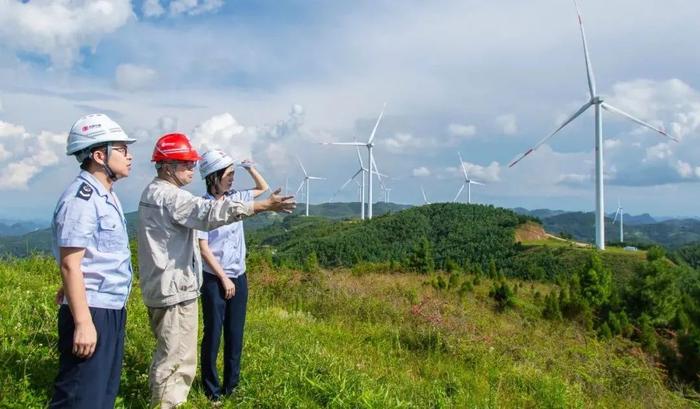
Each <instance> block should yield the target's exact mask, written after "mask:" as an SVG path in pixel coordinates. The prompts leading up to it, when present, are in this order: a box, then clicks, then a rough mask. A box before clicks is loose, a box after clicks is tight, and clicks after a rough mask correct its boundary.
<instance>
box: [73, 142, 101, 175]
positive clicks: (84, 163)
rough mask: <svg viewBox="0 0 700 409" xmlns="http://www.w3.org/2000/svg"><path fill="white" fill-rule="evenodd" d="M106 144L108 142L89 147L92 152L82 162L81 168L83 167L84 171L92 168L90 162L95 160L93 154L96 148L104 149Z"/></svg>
mask: <svg viewBox="0 0 700 409" xmlns="http://www.w3.org/2000/svg"><path fill="white" fill-rule="evenodd" d="M106 146H107V144H106V143H103V144H100V145H95V146H91V147H90V148H88V149H90V154H89V155H88V156H87V158H85V159H83V161H82V162H81V163H80V169H82V170H84V171H88V170H90V162H91V161H93V159H92V154H93V153H94V152H95V151H96V150H99V149H102V148H104V147H106Z"/></svg>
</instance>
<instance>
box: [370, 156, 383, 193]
mask: <svg viewBox="0 0 700 409" xmlns="http://www.w3.org/2000/svg"><path fill="white" fill-rule="evenodd" d="M371 167H372V168H374V171H372V172H371V173H374V174H375V175H377V179H378V180H379V185H380V186H381V188H382V189H384V187H385V186H384V181H383V180H382V176H384V177H386V175H384V174H383V173H380V172H379V169H378V168H377V161H375V160H374V156H372V166H371Z"/></svg>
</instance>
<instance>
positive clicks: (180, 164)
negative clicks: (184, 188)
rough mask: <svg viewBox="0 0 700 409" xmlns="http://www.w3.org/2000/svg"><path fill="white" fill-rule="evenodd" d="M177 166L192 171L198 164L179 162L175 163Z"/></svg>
mask: <svg viewBox="0 0 700 409" xmlns="http://www.w3.org/2000/svg"><path fill="white" fill-rule="evenodd" d="M175 164H176V165H177V166H182V167H184V168H186V169H187V170H192V169H194V168H195V167H196V166H197V162H194V161H177V162H175Z"/></svg>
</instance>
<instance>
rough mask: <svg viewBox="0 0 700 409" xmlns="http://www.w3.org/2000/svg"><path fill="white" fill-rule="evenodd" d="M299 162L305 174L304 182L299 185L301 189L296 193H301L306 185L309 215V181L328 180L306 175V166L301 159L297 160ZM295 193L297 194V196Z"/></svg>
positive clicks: (307, 212)
mask: <svg viewBox="0 0 700 409" xmlns="http://www.w3.org/2000/svg"><path fill="white" fill-rule="evenodd" d="M297 162H299V166H301V170H302V172H304V180H302V181H301V183H300V184H299V188H298V189H297V191H296V193H299V191H300V190H301V189H302V188H303V187H304V184H306V189H304V190H305V191H306V215H307V216H308V215H309V202H310V200H309V181H310V180H326V178H322V177H318V176H309V174H308V173H306V169H304V165H302V163H301V159H299V158H297ZM296 193H295V194H296Z"/></svg>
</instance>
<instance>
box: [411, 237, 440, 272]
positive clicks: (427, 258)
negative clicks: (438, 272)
mask: <svg viewBox="0 0 700 409" xmlns="http://www.w3.org/2000/svg"><path fill="white" fill-rule="evenodd" d="M408 267H409V268H410V269H411V270H413V271H416V272H418V273H423V274H428V273H432V272H433V271H435V260H434V259H433V246H432V245H431V244H430V241H428V239H427V238H426V237H425V236H424V237H422V238H421V239H420V240H419V241H418V242H417V243H416V244H415V245H414V247H413V251H412V252H411V254H410V256H409V258H408Z"/></svg>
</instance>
